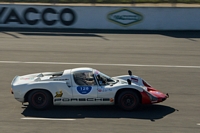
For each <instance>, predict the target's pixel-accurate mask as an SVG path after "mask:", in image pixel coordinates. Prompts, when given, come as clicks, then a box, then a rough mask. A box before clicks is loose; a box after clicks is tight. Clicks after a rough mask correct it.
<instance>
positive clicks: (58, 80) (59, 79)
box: [53, 79, 68, 81]
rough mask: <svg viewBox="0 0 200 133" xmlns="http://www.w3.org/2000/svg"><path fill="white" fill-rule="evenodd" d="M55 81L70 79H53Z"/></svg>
mask: <svg viewBox="0 0 200 133" xmlns="http://www.w3.org/2000/svg"><path fill="white" fill-rule="evenodd" d="M53 80H54V81H65V80H68V79H53Z"/></svg>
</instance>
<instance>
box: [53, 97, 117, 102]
mask: <svg viewBox="0 0 200 133" xmlns="http://www.w3.org/2000/svg"><path fill="white" fill-rule="evenodd" d="M111 99H113V98H63V99H62V101H63V102H72V101H79V102H82V101H110V102H111V101H112V100H111ZM113 100H114V99H113ZM54 101H55V100H54Z"/></svg>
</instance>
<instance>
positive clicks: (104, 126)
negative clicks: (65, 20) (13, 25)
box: [0, 32, 200, 133]
mask: <svg viewBox="0 0 200 133" xmlns="http://www.w3.org/2000/svg"><path fill="white" fill-rule="evenodd" d="M199 51H200V33H199V32H160V33H156V34H155V33H150V32H149V33H144V34H141V33H133V34H103V33H101V34H100V33H56V32H54V33H44V32H38V33H37V32H0V75H1V78H0V83H1V86H0V90H1V93H0V100H1V102H0V132H1V133H12V132H17V133H35V132H37V133H44V132H48V133H55V132H56V133H63V132H68V133H74V132H77V133H80V132H82V133H94V132H95V133H102V132H105V133H129V132H136V133H137V132H139V133H146V132H153V133H169V132H171V133H189V132H192V133H198V132H199V131H200V126H199V122H200V117H199V116H200V104H199V101H200V91H199V86H200V82H199V79H200V76H199V75H200V69H199V66H200V52H199ZM74 67H93V68H96V69H98V70H100V71H102V72H104V73H106V74H107V75H110V76H117V75H122V74H123V75H124V74H127V70H132V72H133V74H135V75H138V76H141V77H142V78H144V79H145V80H147V81H148V82H149V83H150V84H151V85H152V86H153V87H155V88H157V89H158V90H160V91H161V92H164V93H169V95H170V97H169V99H167V100H166V101H164V102H162V103H159V104H155V105H152V106H142V107H141V108H140V109H138V110H136V111H132V112H127V111H122V110H120V109H119V108H117V107H115V106H86V107H84V106H75V107H59V106H56V107H53V108H52V109H51V110H44V111H38V110H33V109H30V108H28V107H27V106H26V105H21V104H20V103H19V102H17V101H16V100H15V99H14V97H13V95H12V94H10V87H11V86H10V83H11V81H12V79H13V78H14V76H16V75H24V74H30V73H35V72H45V71H46V72H49V71H62V70H64V69H69V68H74Z"/></svg>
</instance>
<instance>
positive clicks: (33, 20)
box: [0, 7, 76, 26]
mask: <svg viewBox="0 0 200 133" xmlns="http://www.w3.org/2000/svg"><path fill="white" fill-rule="evenodd" d="M49 15H50V16H57V17H53V18H52V17H48V18H47V16H49ZM66 15H68V16H70V17H69V18H70V19H66V18H65V16H66ZM2 18H4V19H2ZM75 21H76V14H75V12H74V11H73V10H72V9H70V8H64V9H62V10H58V9H54V8H44V9H43V10H42V11H40V10H38V9H37V8H36V7H35V8H34V7H29V8H25V9H24V11H23V12H17V11H16V9H15V8H9V7H2V8H0V24H9V23H18V24H28V25H37V24H38V23H40V22H42V23H43V24H45V25H47V26H52V25H55V24H56V23H61V24H62V25H65V26H70V25H73V24H74V23H75Z"/></svg>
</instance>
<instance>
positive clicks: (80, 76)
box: [73, 72, 97, 86]
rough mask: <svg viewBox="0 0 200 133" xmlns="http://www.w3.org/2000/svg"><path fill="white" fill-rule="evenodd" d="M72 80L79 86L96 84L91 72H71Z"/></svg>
mask: <svg viewBox="0 0 200 133" xmlns="http://www.w3.org/2000/svg"><path fill="white" fill-rule="evenodd" d="M73 77H74V81H75V83H76V84H77V85H80V86H93V85H97V84H96V81H95V79H94V75H93V73H92V72H76V73H74V74H73Z"/></svg>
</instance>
